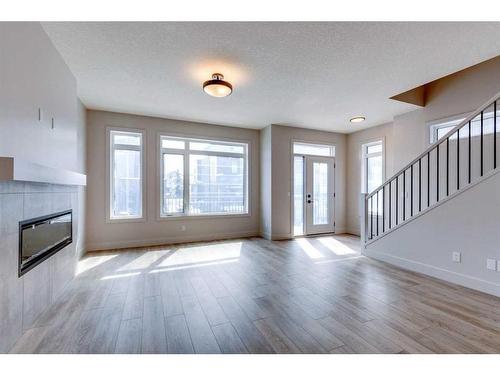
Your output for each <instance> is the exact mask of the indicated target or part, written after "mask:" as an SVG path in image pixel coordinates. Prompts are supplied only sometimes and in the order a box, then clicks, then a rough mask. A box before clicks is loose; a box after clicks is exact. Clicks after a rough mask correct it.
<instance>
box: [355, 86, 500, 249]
mask: <svg viewBox="0 0 500 375" xmlns="http://www.w3.org/2000/svg"><path fill="white" fill-rule="evenodd" d="M499 111H500V93H499V94H497V95H495V97H493V98H492V99H490V100H488V102H486V103H485V104H484V105H482V106H481V107H480V108H479V109H477V110H476V111H475V112H473V113H472V114H471V115H469V116H468V117H467V118H466V119H464V120H463V121H462V122H461V123H460V124H458V125H457V126H456V127H455V128H453V129H452V130H450V131H449V132H448V133H447V134H445V135H444V136H443V137H442V138H440V139H439V140H438V141H437V142H435V143H434V144H432V145H431V146H430V147H429V148H427V150H425V151H424V152H423V153H422V154H420V155H419V156H418V157H416V158H415V159H414V160H412V161H411V162H410V163H408V165H406V166H405V167H404V168H402V169H401V170H400V171H398V172H397V173H396V174H394V175H393V176H392V177H391V178H390V179H388V180H387V181H385V182H384V183H383V184H382V185H381V186H379V187H378V188H376V189H375V190H374V191H372V192H371V193H370V194H367V195H365V196H364V199H363V200H362V212H363V214H362V223H361V234H362V240H363V242H364V243H365V245H367V244H370V243H372V242H374V241H377V240H379V239H380V238H382V237H384V236H386V235H387V234H389V233H391V232H393V231H396V230H398V228H400V227H401V226H402V225H405V224H407V223H408V222H410V221H412V220H414V219H416V218H418V217H419V216H421V215H423V214H425V213H426V212H428V211H430V210H432V209H434V208H435V207H437V206H439V205H441V204H443V203H444V202H446V201H448V200H450V199H453V198H454V197H455V196H456V195H458V194H460V193H462V192H463V191H465V190H467V189H469V188H470V187H472V186H474V185H476V184H478V183H480V182H481V181H482V180H484V179H486V178H488V177H489V176H491V175H492V174H495V173H496V172H497V171H498V170H497V167H498V166H499V165H500V155H497V154H499V153H500V151H498V152H497V143H498V142H497V130H498V129H497V125H499V126H500V123H499V117H500V112H499ZM499 169H500V168H499Z"/></svg>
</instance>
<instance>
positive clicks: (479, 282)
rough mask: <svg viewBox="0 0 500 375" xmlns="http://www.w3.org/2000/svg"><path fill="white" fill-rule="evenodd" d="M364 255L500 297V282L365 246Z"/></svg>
mask: <svg viewBox="0 0 500 375" xmlns="http://www.w3.org/2000/svg"><path fill="white" fill-rule="evenodd" d="M362 253H363V255H366V256H368V257H370V258H374V259H378V260H382V261H384V262H387V263H390V264H393V265H396V266H399V267H401V268H405V269H407V270H410V271H415V272H419V273H423V274H425V275H428V276H432V277H435V278H438V279H441V280H444V281H448V282H450V283H454V284H458V285H462V286H465V287H467V288H471V289H475V290H478V291H480V292H484V293H488V294H492V295H494V296H497V297H500V284H496V283H493V282H491V281H487V280H483V279H479V278H476V277H473V276H469V275H465V274H461V273H458V272H453V271H450V270H447V269H444V268H440V267H436V266H433V265H430V264H426V263H421V262H417V261H414V260H409V259H405V258H400V257H396V256H394V255H390V254H386V253H382V252H379V251H376V250H371V249H369V248H365V249H363V250H362Z"/></svg>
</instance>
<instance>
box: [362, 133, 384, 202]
mask: <svg viewBox="0 0 500 375" xmlns="http://www.w3.org/2000/svg"><path fill="white" fill-rule="evenodd" d="M379 144H380V145H381V146H382V151H379V152H372V153H370V154H368V152H367V151H368V147H370V146H376V145H379ZM377 156H381V157H382V183H384V181H385V137H383V138H378V139H372V140H368V141H363V142H362V143H361V193H362V194H369V193H370V192H369V191H368V159H369V158H371V157H377Z"/></svg>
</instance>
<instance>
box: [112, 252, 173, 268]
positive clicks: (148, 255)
mask: <svg viewBox="0 0 500 375" xmlns="http://www.w3.org/2000/svg"><path fill="white" fill-rule="evenodd" d="M171 251H172V250H150V251H146V252H145V253H144V254H142V255H140V256H139V257H137V258H135V259H134V260H132V261H131V262H129V263H127V264H125V265H124V266H122V267H120V268H118V271H135V270H144V269H146V268H149V267H151V266H152V265H153V264H154V263H155V262H157V261H158V260H160V259H161V258H162V257H164V256H166V255H168V254H169V253H170V252H171Z"/></svg>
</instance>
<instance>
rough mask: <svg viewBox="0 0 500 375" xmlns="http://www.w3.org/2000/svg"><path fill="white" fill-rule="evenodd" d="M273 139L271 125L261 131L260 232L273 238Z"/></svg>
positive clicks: (268, 237)
mask: <svg viewBox="0 0 500 375" xmlns="http://www.w3.org/2000/svg"><path fill="white" fill-rule="evenodd" d="M271 147H272V140H271V125H270V126H267V127H266V128H264V129H262V130H261V131H260V150H261V152H260V191H261V195H260V234H261V236H262V237H264V238H267V239H271V233H272V228H271V222H272V194H271V188H272V185H271V184H272V153H271Z"/></svg>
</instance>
